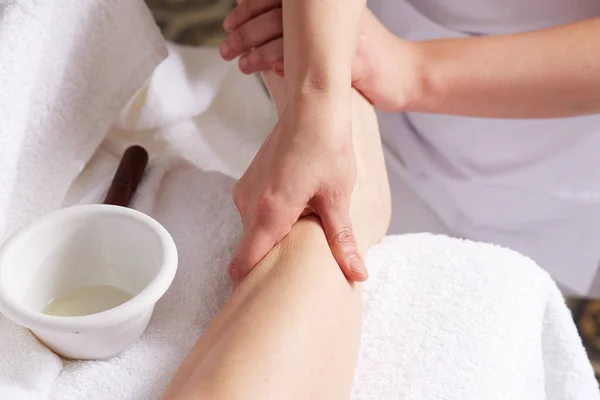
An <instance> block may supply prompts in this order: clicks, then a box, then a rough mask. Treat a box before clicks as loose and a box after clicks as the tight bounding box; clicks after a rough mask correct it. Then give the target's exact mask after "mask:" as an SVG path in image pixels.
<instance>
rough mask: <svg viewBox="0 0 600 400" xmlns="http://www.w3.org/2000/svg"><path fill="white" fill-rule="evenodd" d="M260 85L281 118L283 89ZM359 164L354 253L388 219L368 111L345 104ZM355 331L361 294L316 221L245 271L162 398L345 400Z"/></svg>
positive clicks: (377, 235) (358, 102)
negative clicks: (355, 246)
mask: <svg viewBox="0 0 600 400" xmlns="http://www.w3.org/2000/svg"><path fill="white" fill-rule="evenodd" d="M265 81H266V83H267V86H268V87H269V90H270V91H271V93H272V95H273V98H274V101H275V103H276V105H277V107H278V109H281V107H282V106H283V105H284V104H283V99H284V96H283V95H282V90H283V82H282V81H281V80H279V78H277V77H275V76H273V75H271V76H266V77H265ZM352 113H353V132H354V139H355V153H356V157H357V165H358V177H357V183H356V188H355V190H354V193H353V196H352V210H351V211H352V218H353V225H354V227H355V234H356V236H357V237H356V239H357V243H358V244H359V247H360V249H361V251H365V250H366V249H367V247H368V246H369V245H371V244H373V243H375V242H377V241H379V240H380V239H381V237H382V236H383V235H384V234H385V232H386V230H387V226H388V224H389V218H390V199H389V191H388V187H387V177H386V174H385V167H384V163H383V154H382V150H381V144H380V140H379V133H378V130H377V123H376V120H375V116H374V113H373V110H372V109H371V107H370V105H368V103H367V102H366V101H364V100H363V99H362V98H361V97H360V96H359V95H357V94H356V95H355V97H354V100H353V112H352ZM360 329H361V289H360V285H352V284H350V283H348V282H347V281H346V279H345V277H344V275H343V274H342V272H341V270H340V269H339V267H338V265H337V264H336V262H335V260H334V258H333V256H332V255H331V251H330V249H329V246H328V244H327V241H326V238H325V235H324V233H323V230H322V228H321V226H320V224H319V222H318V219H316V218H314V217H310V218H304V219H302V220H300V221H299V222H298V223H296V224H295V225H294V227H293V229H292V231H291V233H290V234H289V235H288V236H287V237H286V238H285V239H284V240H283V241H282V242H280V243H279V244H278V245H277V246H276V247H275V248H274V249H273V250H272V251H271V252H270V253H269V254H268V255H267V256H266V257H265V258H264V259H263V260H262V261H261V262H260V263H259V265H258V266H257V267H256V268H254V269H253V270H252V272H251V273H250V274H249V275H248V276H247V277H246V279H245V280H244V281H243V282H242V283H241V284H240V286H239V287H238V289H237V290H236V291H235V292H234V293H233V295H232V297H231V299H230V300H229V301H228V302H227V304H226V305H225V306H224V307H223V309H222V310H221V311H220V312H219V314H218V315H217V317H216V318H215V319H214V320H213V321H212V323H211V324H210V326H209V328H208V329H207V330H206V332H205V333H204V334H203V335H202V337H201V338H200V339H199V340H198V342H197V344H196V345H195V347H194V348H193V349H192V351H191V352H190V354H189V355H188V357H187V358H186V359H185V361H184V362H183V364H182V365H181V367H180V368H179V370H178V372H177V373H176V375H175V377H174V378H173V380H172V381H171V384H170V385H169V388H168V389H167V391H166V393H165V395H164V399H219V400H222V399H261V400H264V399H302V400H304V399H309V398H310V399H327V400H333V399H348V397H349V393H350V390H351V385H352V378H353V374H354V368H355V363H356V356H357V350H358V342H359V338H360Z"/></svg>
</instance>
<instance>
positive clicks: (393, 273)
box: [0, 1, 600, 400]
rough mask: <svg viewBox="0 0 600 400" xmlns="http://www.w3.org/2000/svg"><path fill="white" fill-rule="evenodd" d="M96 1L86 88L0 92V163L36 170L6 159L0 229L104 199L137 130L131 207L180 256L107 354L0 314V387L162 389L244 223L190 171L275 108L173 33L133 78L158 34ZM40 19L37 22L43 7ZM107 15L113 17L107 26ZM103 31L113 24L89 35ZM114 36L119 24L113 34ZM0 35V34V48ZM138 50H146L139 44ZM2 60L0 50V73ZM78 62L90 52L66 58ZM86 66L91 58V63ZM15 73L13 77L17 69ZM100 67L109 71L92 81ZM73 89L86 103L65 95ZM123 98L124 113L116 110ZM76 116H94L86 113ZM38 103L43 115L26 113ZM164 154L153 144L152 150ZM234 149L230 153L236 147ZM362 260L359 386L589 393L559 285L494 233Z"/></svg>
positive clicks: (223, 286)
mask: <svg viewBox="0 0 600 400" xmlns="http://www.w3.org/2000/svg"><path fill="white" fill-rule="evenodd" d="M19 3H21V5H22V8H23V9H25V8H24V7H25V6H23V4H25V5H28V4H29V2H19ZM110 3H113V2H110ZM116 3H119V4H120V5H117V4H116ZM54 4H58V3H54ZM61 4H62V3H61ZM78 4H79V3H78ZM90 4H96V6H95V7H96V8H100V9H102V10H104V12H105V13H106V14H105V15H106V16H107V18H105V19H102V18H100V19H99V20H95V19H88V20H87V24H88V25H87V26H83V25H82V27H81V30H80V31H78V32H80V36H85V35H86V34H90V32H94V34H93V35H91V36H88V37H94V38H95V39H94V40H95V41H96V43H95V44H93V42H89V43H90V45H91V46H92V47H93V46H99V47H102V48H104V51H103V52H101V53H100V54H98V53H94V55H89V57H88V56H85V52H86V51H87V50H86V49H87V48H85V47H84V48H83V49H82V50H79V51H80V52H81V53H84V54H80V57H79V58H78V59H74V60H70V61H69V63H68V65H79V66H80V67H81V68H79V67H78V69H76V70H75V72H77V73H71V74H70V76H72V77H77V76H80V77H81V78H79V81H80V82H81V81H83V82H87V84H85V85H73V84H72V83H69V84H68V82H69V81H68V80H67V81H64V84H65V85H67V84H68V87H70V88H73V90H74V91H75V93H73V94H69V92H70V91H69V90H67V89H64V90H61V91H59V92H56V93H55V94H54V95H53V96H50V95H44V93H47V92H41V93H38V91H37V90H33V89H31V90H28V91H23V92H19V91H18V90H17V89H14V88H13V89H9V91H10V90H12V93H14V95H13V97H14V99H13V100H14V101H13V102H9V101H8V99H4V98H2V102H1V103H0V106H1V108H0V110H1V111H2V114H3V115H7V116H9V119H8V120H9V121H17V122H13V123H12V126H15V127H17V128H19V127H20V128H21V129H20V130H19V129H16V128H15V129H16V130H15V132H17V133H18V134H17V135H16V137H17V139H12V138H11V139H8V138H7V136H6V132H5V131H4V130H2V140H3V141H6V142H7V143H9V147H8V149H10V150H7V151H10V152H14V154H12V155H11V157H12V158H11V161H10V163H12V164H11V165H21V166H27V167H28V171H30V172H37V175H36V174H33V173H31V174H29V175H22V176H23V177H25V178H26V179H17V178H18V177H14V176H13V174H12V170H11V169H6V168H0V182H1V184H2V185H8V186H6V187H9V188H11V191H10V196H11V197H9V198H6V200H5V198H4V197H2V198H0V199H2V202H0V204H1V205H2V213H0V215H2V217H3V219H2V220H0V221H2V224H0V228H1V229H2V232H9V231H12V230H13V229H14V228H15V227H16V226H20V225H22V224H23V223H25V222H27V221H29V220H31V219H32V218H35V217H37V216H38V215H40V214H42V213H45V212H46V211H48V210H50V209H54V208H57V207H59V206H60V205H61V203H62V204H63V205H70V204H77V203H90V202H97V201H100V200H101V198H102V195H103V194H104V192H105V191H106V189H107V187H108V183H109V180H110V178H111V175H112V173H113V172H114V170H115V168H116V164H117V162H118V156H119V154H120V152H121V151H122V149H123V148H124V147H125V146H126V145H127V144H128V143H130V142H141V143H143V144H144V145H145V146H147V147H148V148H151V149H152V150H153V152H154V153H155V157H154V158H153V160H152V161H151V164H150V167H149V171H148V173H147V175H146V179H145V181H144V183H143V185H142V186H141V187H140V189H139V191H138V195H137V198H136V200H135V202H134V206H135V207H136V208H138V209H140V210H142V211H144V212H146V213H148V214H150V215H152V216H154V217H155V218H157V219H158V220H159V221H160V222H161V223H163V225H164V226H165V227H166V228H167V229H168V230H169V231H170V232H171V234H172V235H173V237H174V239H175V241H176V243H177V246H178V249H179V253H180V267H179V271H178V274H177V277H176V278H175V281H174V282H173V286H172V287H171V288H170V290H169V291H168V292H167V294H166V295H165V296H164V297H163V299H161V300H160V301H159V303H158V304H157V307H156V309H155V313H154V315H153V318H152V320H151V322H150V325H149V327H148V330H147V331H146V333H145V334H144V336H143V337H142V338H141V339H140V341H138V342H137V343H136V344H135V345H134V346H133V347H132V348H130V349H128V350H127V351H125V352H124V353H123V354H122V355H120V356H119V357H117V358H114V359H112V360H109V361H96V362H73V361H65V360H61V359H60V358H59V357H57V356H56V355H54V354H53V353H51V352H50V351H49V350H47V349H45V348H44V347H43V346H42V345H40V344H39V343H38V342H37V341H35V339H33V338H32V337H31V335H30V334H29V333H28V332H27V331H26V330H24V329H22V328H19V327H16V326H15V325H13V324H12V323H10V322H9V321H7V320H6V319H4V318H3V317H0V343H1V344H2V345H1V346H0V399H2V400H4V399H9V400H21V399H24V400H29V399H52V400H54V399H56V400H58V399H60V400H75V399H82V398H86V399H107V400H108V399H110V400H114V399H118V400H147V399H157V398H158V397H159V395H160V393H161V391H162V390H163V389H164V387H165V385H166V384H167V382H168V380H169V377H170V376H171V375H172V373H173V371H174V370H175V368H176V367H177V365H178V364H179V362H180V361H181V360H182V358H183V357H184V356H185V354H186V353H187V351H188V350H189V348H190V347H191V346H192V344H193V343H194V341H195V340H196V339H197V337H198V336H199V335H200V334H201V333H202V331H203V330H204V329H205V327H206V326H207V324H208V323H209V322H210V320H211V318H212V317H213V316H214V315H215V313H216V312H217V311H218V310H219V309H220V307H221V306H222V305H223V304H224V302H225V301H226V300H227V298H228V296H229V293H230V289H229V283H228V281H227V277H226V265H227V261H228V258H229V257H230V255H231V251H232V249H233V246H234V244H235V242H236V240H237V239H238V237H239V233H240V222H239V216H238V214H237V211H236V210H235V207H234V206H233V204H232V202H231V201H230V199H229V194H230V189H231V186H232V184H233V179H232V178H230V177H228V176H226V175H224V174H222V173H220V172H206V171H203V170H201V169H199V168H198V167H197V166H202V167H203V168H205V169H212V170H217V171H222V172H226V173H230V174H232V175H236V176H237V175H239V173H240V172H241V171H243V168H244V164H245V163H247V161H248V159H249V158H250V157H251V154H252V153H253V152H254V151H255V150H256V148H257V146H258V144H259V143H260V140H261V138H262V137H264V135H265V134H266V133H267V132H268V129H269V127H270V126H272V123H273V118H274V113H273V110H272V108H271V107H270V106H269V105H268V101H267V97H266V95H265V93H264V92H263V91H262V88H261V87H260V85H259V84H258V83H257V81H256V80H254V79H253V78H248V77H243V76H241V75H240V74H239V73H238V72H237V71H236V69H235V66H231V65H226V64H224V63H222V62H221V61H219V60H218V57H217V55H216V52H215V51H214V50H202V49H198V50H192V49H187V48H180V47H177V46H172V47H171V48H170V57H169V59H168V60H167V62H165V63H163V64H161V66H160V67H159V68H158V69H157V70H156V73H155V74H154V75H153V76H152V78H151V79H150V80H149V81H148V84H147V85H146V86H142V82H143V81H144V80H145V78H146V77H147V73H148V71H149V69H150V68H151V67H152V65H153V63H155V62H156V60H157V57H158V56H159V55H160V50H159V49H160V46H161V41H160V39H158V38H157V36H156V32H155V31H154V28H153V26H152V22H151V19H150V16H149V15H148V14H147V12H146V11H144V10H142V9H141V8H140V9H138V10H137V11H135V12H132V10H133V9H131V8H129V6H130V5H131V4H132V3H129V2H128V3H127V6H125V5H124V4H123V3H121V2H117V1H115V2H114V4H112V5H111V4H109V5H108V8H106V9H105V8H103V7H104V6H98V5H97V4H100V2H99V1H98V2H96V3H94V2H91V1H90V2H86V6H85V7H92V6H91V5H90ZM102 4H105V3H102ZM111 6H112V7H114V10H113V9H111V8H110V7H111ZM138 6H139V4H138ZM53 7H55V8H58V6H56V5H54V6H50V5H48V6H47V8H48V9H47V10H46V11H49V10H50V9H53ZM72 8H76V7H72ZM60 9H61V10H62V11H64V13H63V14H60V18H58V17H57V15H59V14H56V10H54V12H55V13H54V14H52V15H54V18H58V19H59V20H64V21H70V22H71V23H74V22H76V21H75V19H74V20H73V21H71V20H70V19H69V18H70V17H69V16H65V15H64V14H70V13H71V12H72V13H74V15H73V18H75V17H74V16H75V15H78V14H77V13H78V11H73V10H70V11H68V10H67V8H63V7H60ZM9 10H10V7H9ZM15 12H16V11H15ZM35 12H36V11H35V10H32V11H30V13H33V14H32V15H35ZM119 13H125V14H126V15H123V14H121V16H119V15H120V14H119ZM26 14H27V13H26ZM113 14H114V15H113ZM5 15H6V13H5ZM28 15H29V14H28ZM108 16H112V18H108ZM31 18H33V17H31ZM36 18H38V19H40V20H42V21H47V20H46V19H44V18H46V17H44V16H37V17H36ZM61 18H62V19H61ZM120 18H122V19H120ZM136 18H137V19H136ZM34 20H35V18H33V19H30V21H34ZM107 21H111V22H110V25H109V26H110V29H108V28H107V26H108V25H107V26H105V25H104V24H107ZM136 25H137V29H138V30H144V29H146V30H148V31H152V32H154V33H152V34H150V33H148V34H147V35H146V36H145V39H146V41H145V40H143V38H142V37H141V36H139V37H137V38H138V39H137V42H136V40H135V39H131V40H132V42H133V43H130V42H128V41H127V40H122V39H123V37H126V38H128V39H130V38H131V37H132V33H131V32H128V29H130V27H131V26H134V27H135V26H136ZM103 26H105V28H107V30H108V31H110V32H104V33H103V34H99V35H98V36H95V35H96V34H97V32H100V31H102V30H103V29H102V27H103ZM144 27H145V28H144ZM150 27H152V28H150ZM31 29H34V27H32V28H31ZM48 29H49V30H50V28H48ZM52 29H56V28H55V27H52ZM121 29H122V30H121ZM82 32H83V33H82ZM86 32H87V33H86ZM114 32H121V33H120V34H119V35H123V36H122V37H119V38H118V39H119V40H117V36H114V35H113V33H114ZM38 35H40V34H39V33H38ZM102 36H103V37H102ZM99 37H102V40H105V41H107V43H108V44H106V46H105V47H103V45H101V44H99V43H98V41H100V38H99ZM134 38H135V36H134ZM0 39H3V38H2V37H0ZM15 40H16V39H15ZM82 40H83V39H82ZM3 43H5V41H4V40H0V46H2V44H3ZM111 46H112V47H111ZM143 48H146V49H148V50H149V51H148V52H147V53H144V52H139V51H138V49H143ZM40 49H42V48H41V47H40ZM94 51H98V50H94ZM92 53H93V52H92ZM69 54H71V53H69ZM3 57H4V56H3V54H2V53H0V65H2V68H5V66H4V63H5V61H4V58H3ZM13 57H14V56H13ZM56 57H57V59H59V61H60V62H62V63H63V65H67V62H66V61H65V60H64V59H61V56H59V55H57V56H56ZM64 57H65V58H70V57H69V56H68V55H65V56H64ZM95 57H100V58H101V60H96V59H95ZM124 59H125V61H124ZM23 60H24V59H22V60H21V61H20V62H21V63H24V61H23ZM80 60H87V63H86V62H83V61H81V62H82V64H77V63H78V62H80ZM197 60H204V61H203V62H199V61H197ZM92 61H93V62H92ZM57 63H58V61H57ZM97 63H100V64H101V65H102V66H103V67H102V68H103V69H102V71H98V70H97V69H96V65H97ZM139 65H145V68H142V67H139ZM10 68H13V67H12V65H11V66H10ZM39 68H41V66H39V65H38V69H39ZM56 68H58V67H56ZM70 68H74V67H70ZM13 69H14V74H15V76H17V77H18V76H19V75H17V74H16V71H18V70H19V68H13ZM22 69H23V70H26V68H25V67H23V68H22ZM107 69H108V70H110V71H111V72H106V71H105V70H107ZM35 72H36V73H37V74H38V76H39V75H40V74H42V73H43V71H42V70H39V71H38V70H35ZM28 73H30V74H33V72H31V71H29V72H28ZM103 74H107V75H106V77H105V79H103V80H101V83H98V82H99V81H98V79H101V77H102V76H104V75H103ZM56 75H57V76H58V75H60V74H59V73H56ZM124 77H127V79H125V81H126V82H130V83H131V87H129V88H128V90H130V91H131V93H129V95H131V94H132V93H133V90H134V88H133V87H134V86H135V87H141V90H140V91H139V92H138V93H137V94H136V95H135V96H134V97H133V99H132V100H131V101H129V103H128V104H127V105H126V104H125V103H126V97H125V96H123V97H119V94H118V90H116V88H117V87H118V86H119V85H123V81H124ZM109 78H110V79H112V80H110V79H109ZM20 79H21V80H22V81H28V82H29V84H30V86H31V87H32V88H33V87H35V85H40V87H44V85H45V83H44V80H42V81H39V80H34V79H33V78H31V77H28V76H25V77H21V78H20ZM65 79H66V78H65ZM40 82H41V83H40ZM170 82H173V84H172V85H170V84H168V83H170ZM178 92H180V93H181V97H179V96H178V94H177V93H178ZM63 95H64V100H63V97H62V96H63ZM40 96H45V97H43V98H42V99H40V98H39V97H40ZM81 98H83V99H85V102H84V103H85V107H83V109H82V108H81V107H82V106H81V104H79V102H77V103H75V100H74V99H81ZM34 99H36V101H34ZM168 99H170V100H168ZM180 99H185V102H187V104H186V105H185V106H184V107H183V108H180V107H178V106H177V103H178V102H180V101H182V100H180ZM33 105H36V107H33ZM27 107H30V108H29V109H27ZM117 107H124V108H125V112H124V113H123V114H122V115H121V116H117V112H116V109H117ZM24 109H27V110H30V111H27V112H26V111H23V110H24ZM75 111H77V112H75ZM80 112H86V113H87V114H86V116H87V117H86V118H88V119H89V120H90V121H92V122H93V121H96V122H94V123H91V125H90V124H84V123H83V122H84V121H85V119H84V118H82V117H81V116H80V115H79V113H80ZM28 113H29V114H28ZM42 116H43V118H44V119H43V120H44V121H46V122H47V123H46V124H37V123H34V122H35V121H38V120H40V119H41V118H42ZM19 121H20V122H19ZM31 121H34V122H31ZM111 123H116V125H115V129H113V130H112V131H111V132H110V134H109V135H108V137H105V132H106V131H107V130H108V127H109V126H110V125H111ZM2 127H4V125H2ZM25 127H28V128H29V129H25ZM32 127H34V128H37V130H35V129H32ZM33 132H35V133H33ZM82 135H83V136H85V137H84V138H83V139H82ZM54 136H56V137H59V138H60V139H61V140H60V141H58V140H54V139H53V138H54ZM48 137H51V138H52V139H48ZM19 138H21V139H19ZM103 138H104V141H102V139H103ZM223 138H227V142H228V143H227V144H228V145H229V146H230V147H226V146H225V142H224V141H223V140H224V139H223ZM25 139H26V140H25ZM101 142H102V143H101ZM21 143H28V147H27V148H25V147H22V146H20V144H21ZM100 143H101V144H100ZM242 148H243V149H242ZM23 149H28V150H29V151H26V152H23V151H22V150H23ZM65 149H68V150H65ZM94 150H95V153H94ZM241 150H243V151H241ZM55 152H56V154H58V155H60V157H58V159H57V160H51V162H52V163H54V164H52V165H53V166H54V168H57V170H54V169H52V170H50V171H45V170H44V165H45V164H44V162H45V159H44V158H42V157H46V156H47V155H51V154H54V153H55ZM238 152H239V153H238ZM159 153H160V154H163V155H162V156H160V157H158V156H157V155H158V154H159ZM165 153H172V154H171V155H170V156H165V155H164V154H165ZM92 154H93V156H92ZM236 154H240V156H239V158H237V159H232V157H233V156H235V155H236ZM186 159H187V160H186ZM72 160H76V161H77V162H71V161H72ZM2 162H7V161H4V160H3V161H2ZM7 163H8V162H7ZM84 164H86V168H85V169H84V170H83V171H82V172H81V173H80V174H79V175H78V173H79V172H80V171H81V169H82V166H83V165H84ZM3 165H4V164H3ZM7 165H8V164H7ZM21 168H24V167H21ZM76 176H77V179H76V180H75V181H74V182H73V180H74V179H75V177H76ZM53 183H55V184H53ZM48 188H50V189H52V190H50V189H48ZM67 189H68V191H67ZM16 194H20V196H17V195H16ZM13 199H15V201H14V202H13ZM6 221H11V225H7V224H6ZM368 264H369V267H370V272H371V275H370V279H369V281H368V282H367V283H366V285H365V317H364V318H365V319H364V320H365V323H364V332H363V340H362V344H361V350H360V357H359V363H358V367H357V374H356V379H355V387H354V393H353V399H370V400H371V399H376V400H379V399H382V400H383V399H392V398H394V399H395V398H405V399H411V400H417V399H418V400H421V399H422V400H433V399H457V400H458V399H460V400H471V399H473V400H475V399H477V400H480V399H486V400H487V399H491V400H494V399H527V400H542V399H552V400H554V399H556V400H567V399H569V400H570V399H573V400H579V399H585V400H588V399H590V400H594V399H598V398H600V396H599V394H598V389H597V385H596V383H595V381H594V377H593V373H592V369H591V366H590V364H589V362H588V361H587V359H586V356H585V352H584V350H583V347H582V345H581V342H580V340H579V338H578V336H577V332H576V330H575V327H574V324H573V322H572V320H571V319H570V315H569V312H568V310H567V308H566V307H565V304H564V302H563V300H562V298H561V296H560V293H559V292H558V290H557V289H556V286H555V285H554V283H553V282H552V281H551V280H550V278H549V277H548V275H547V274H546V273H544V272H543V271H541V270H540V269H539V268H538V267H537V266H536V265H535V264H534V263H533V262H532V261H530V260H529V259H526V258H524V257H522V256H520V255H518V254H516V253H514V252H511V251H508V250H505V249H500V248H497V247H493V246H489V245H484V244H476V243H472V242H467V241H459V240H454V239H449V238H446V237H443V236H431V235H412V236H411V235H409V236H400V237H391V238H387V239H386V240H385V241H384V242H383V243H382V244H381V245H379V246H377V247H376V248H374V249H373V250H372V251H371V252H370V253H369V256H368Z"/></svg>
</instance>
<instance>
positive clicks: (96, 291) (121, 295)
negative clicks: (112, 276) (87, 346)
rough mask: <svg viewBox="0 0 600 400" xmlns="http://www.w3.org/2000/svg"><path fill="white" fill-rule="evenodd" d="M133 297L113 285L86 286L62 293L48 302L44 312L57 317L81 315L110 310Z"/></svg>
mask: <svg viewBox="0 0 600 400" xmlns="http://www.w3.org/2000/svg"><path fill="white" fill-rule="evenodd" d="M132 297H133V296H131V295H130V294H129V293H127V292H126V291H124V290H122V289H118V288H116V287H113V286H108V285H97V286H86V287H83V288H80V289H76V290H72V291H70V292H67V293H64V294H61V295H60V296H58V297H57V298H55V299H54V300H52V301H51V302H50V303H48V305H47V306H46V307H45V308H44V311H42V312H43V313H44V314H46V315H52V316H55V317H80V316H83V315H90V314H97V313H100V312H102V311H107V310H110V309H111V308H115V307H117V306H120V305H121V304H123V303H125V302H126V301H128V300H130V299H131V298H132Z"/></svg>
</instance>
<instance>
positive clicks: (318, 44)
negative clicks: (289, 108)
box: [247, 0, 366, 99]
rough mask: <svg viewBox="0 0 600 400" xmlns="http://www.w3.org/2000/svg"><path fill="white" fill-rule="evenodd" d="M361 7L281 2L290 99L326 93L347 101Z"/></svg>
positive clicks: (356, 1)
mask: <svg viewBox="0 0 600 400" xmlns="http://www.w3.org/2000/svg"><path fill="white" fill-rule="evenodd" d="M247 1H251V0H247ZM365 7H366V0H283V30H284V38H283V39H284V48H285V60H284V62H285V70H286V78H285V79H286V84H287V86H288V90H289V92H290V94H291V95H292V96H294V95H298V94H300V95H303V94H307V93H308V94H312V93H326V94H334V95H336V96H338V97H342V96H346V98H348V99H349V96H350V88H351V65H352V60H353V59H354V55H355V54H356V47H357V41H358V34H359V25H360V20H361V17H362V15H363V12H364V9H365Z"/></svg>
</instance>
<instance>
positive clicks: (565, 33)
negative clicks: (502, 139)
mask: <svg viewBox="0 0 600 400" xmlns="http://www.w3.org/2000/svg"><path fill="white" fill-rule="evenodd" d="M267 5H268V6H267ZM280 6H281V0H261V2H259V1H257V0H250V1H249V2H248V5H247V6H246V7H243V8H242V7H240V8H238V9H235V10H233V11H232V13H231V15H230V18H229V21H230V23H229V25H228V26H226V28H228V29H229V31H230V32H231V34H232V36H236V37H238V38H240V40H238V41H236V42H235V44H236V45H237V46H233V47H232V49H231V52H230V54H229V56H230V58H234V57H237V56H241V58H240V69H241V70H242V71H243V72H245V73H254V72H259V71H264V70H269V69H271V68H273V69H275V70H276V71H283V70H284V68H283V63H282V62H281V60H283V58H284V57H283V41H282V40H280V38H281V36H282V35H283V30H284V29H283V28H284V24H283V23H282V21H281V20H280V19H281V12H280V11H278V10H280V9H279V7H280ZM278 18H279V20H278ZM337 21H338V20H336V22H335V23H334V24H337V23H338V22H337ZM360 34H361V40H360V41H359V46H358V52H357V54H356V56H355V58H354V61H353V65H352V80H353V83H354V87H356V88H357V89H358V90H359V91H361V93H363V94H364V95H365V96H366V97H367V98H368V99H369V100H370V101H371V103H372V104H373V105H374V106H375V107H377V108H380V109H383V110H384V111H397V112H402V111H415V112H428V113H437V114H454V115H465V116H473V117H490V118H559V117H569V116H577V115H586V114H597V113H600V40H598V38H599V37H600V18H594V19H589V20H585V21H581V22H577V23H573V24H569V25H563V26H557V27H553V28H548V29H542V30H538V31H532V32H524V33H518V34H511V35H498V36H477V37H467V38H458V39H440V40H428V41H422V42H409V41H406V40H403V39H401V38H398V37H396V36H394V35H393V34H392V33H390V32H389V31H388V30H387V29H385V28H384V27H383V26H382V25H381V23H380V22H379V21H378V20H377V19H376V18H375V17H374V16H373V14H372V13H371V12H370V11H369V10H365V11H364V13H363V16H362V19H361V21H360ZM286 49H287V47H286Z"/></svg>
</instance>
